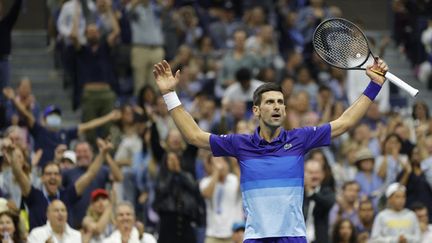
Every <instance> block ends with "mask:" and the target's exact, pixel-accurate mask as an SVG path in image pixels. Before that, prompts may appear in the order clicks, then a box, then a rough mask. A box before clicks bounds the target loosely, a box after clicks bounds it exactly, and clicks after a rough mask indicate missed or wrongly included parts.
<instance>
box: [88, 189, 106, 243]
mask: <svg viewBox="0 0 432 243" xmlns="http://www.w3.org/2000/svg"><path fill="white" fill-rule="evenodd" d="M112 211H113V208H112V204H111V201H110V196H109V193H108V192H107V191H106V190H105V189H102V188H98V189H96V190H93V191H92V193H91V203H90V206H89V207H88V209H87V214H86V216H85V217H84V219H83V222H82V228H83V230H84V235H83V242H85V243H87V242H89V243H101V242H102V241H103V240H104V239H105V238H107V237H108V236H109V235H110V234H111V233H112V232H113V231H114V225H113V223H114V222H113V215H112Z"/></svg>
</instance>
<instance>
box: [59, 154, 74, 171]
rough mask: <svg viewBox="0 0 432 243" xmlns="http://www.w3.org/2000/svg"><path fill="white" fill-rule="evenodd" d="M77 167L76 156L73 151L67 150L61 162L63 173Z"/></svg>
mask: <svg viewBox="0 0 432 243" xmlns="http://www.w3.org/2000/svg"><path fill="white" fill-rule="evenodd" d="M75 166H76V154H75V152H74V151H72V150H66V151H64V153H63V156H62V158H61V160H60V169H61V171H65V170H70V169H73V168H75Z"/></svg>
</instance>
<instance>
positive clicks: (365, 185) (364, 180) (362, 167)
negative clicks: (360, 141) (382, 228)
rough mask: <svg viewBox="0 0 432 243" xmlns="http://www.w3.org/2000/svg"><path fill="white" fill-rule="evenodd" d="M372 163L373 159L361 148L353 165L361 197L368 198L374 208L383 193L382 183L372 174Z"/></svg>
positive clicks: (368, 151) (369, 152) (374, 173)
mask: <svg viewBox="0 0 432 243" xmlns="http://www.w3.org/2000/svg"><path fill="white" fill-rule="evenodd" d="M374 163H375V158H374V156H373V154H372V152H371V151H370V150H369V149H367V148H362V149H360V150H358V151H357V154H356V157H355V164H356V166H357V170H358V171H357V174H356V175H355V181H357V183H358V184H359V185H360V192H361V195H362V196H363V197H364V196H366V197H367V198H370V199H371V200H372V202H373V204H374V207H377V206H378V201H379V199H380V197H381V195H382V193H383V192H382V190H383V181H382V179H381V178H380V177H379V176H378V175H377V174H376V172H374V170H373V168H374Z"/></svg>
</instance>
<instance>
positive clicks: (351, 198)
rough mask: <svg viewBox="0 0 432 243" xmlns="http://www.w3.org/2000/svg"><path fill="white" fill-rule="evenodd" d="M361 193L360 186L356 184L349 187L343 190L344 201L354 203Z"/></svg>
mask: <svg viewBox="0 0 432 243" xmlns="http://www.w3.org/2000/svg"><path fill="white" fill-rule="evenodd" d="M359 191H360V187H359V185H358V184H356V183H354V184H349V185H347V186H346V187H345V189H344V190H343V196H344V199H345V200H346V201H347V202H348V203H354V202H355V201H356V200H357V198H358V194H359Z"/></svg>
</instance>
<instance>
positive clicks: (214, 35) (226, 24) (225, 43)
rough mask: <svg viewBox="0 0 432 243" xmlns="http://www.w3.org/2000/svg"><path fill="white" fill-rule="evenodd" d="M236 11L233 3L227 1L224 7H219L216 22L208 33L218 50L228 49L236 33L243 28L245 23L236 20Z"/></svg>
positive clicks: (211, 25)
mask: <svg viewBox="0 0 432 243" xmlns="http://www.w3.org/2000/svg"><path fill="white" fill-rule="evenodd" d="M234 10H235V9H234V4H233V3H232V2H231V1H225V2H224V5H223V6H221V7H217V11H216V12H217V16H216V20H215V21H213V22H212V23H211V24H210V25H209V31H208V33H209V35H210V37H211V39H212V41H213V43H214V44H215V47H216V49H227V48H228V47H229V46H230V41H229V40H230V38H231V37H232V36H234V32H235V31H236V30H238V29H240V28H241V27H242V26H243V23H242V22H240V21H238V20H237V19H236V18H235V12H234Z"/></svg>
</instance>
